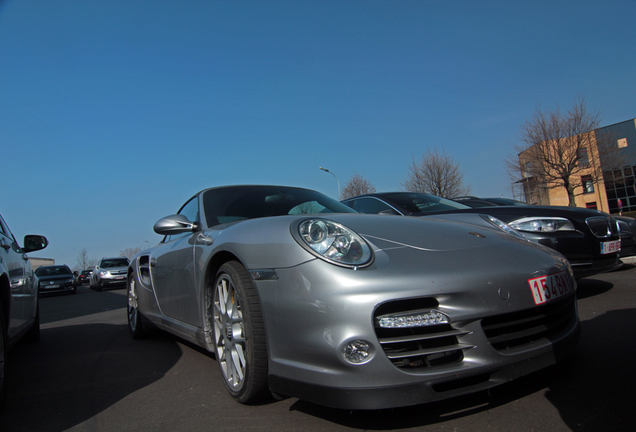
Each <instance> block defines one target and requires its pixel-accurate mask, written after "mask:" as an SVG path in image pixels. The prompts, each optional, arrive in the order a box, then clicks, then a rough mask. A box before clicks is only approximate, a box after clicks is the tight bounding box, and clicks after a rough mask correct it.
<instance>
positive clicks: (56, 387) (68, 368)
mask: <svg viewBox="0 0 636 432" xmlns="http://www.w3.org/2000/svg"><path fill="white" fill-rule="evenodd" d="M41 334H42V337H41V340H40V341H39V342H37V343H31V344H22V345H19V346H16V347H15V348H14V349H13V350H12V351H11V355H10V356H9V359H8V362H7V372H8V374H7V386H8V387H7V388H8V398H7V401H6V404H5V406H4V408H3V410H2V412H0V431H55V432H59V431H64V430H67V429H69V428H72V427H73V426H76V425H78V424H80V423H82V422H85V421H87V420H90V419H92V418H93V417H94V416H95V415H96V414H98V413H100V412H102V411H104V410H105V409H107V408H108V407H110V406H111V405H113V404H115V403H117V402H119V401H121V400H122V399H124V398H126V397H127V396H128V395H130V394H132V393H134V392H136V391H137V390H140V389H142V388H144V387H146V386H148V385H150V384H152V383H153V382H155V381H157V380H159V379H161V378H162V377H163V376H164V375H165V374H166V372H167V371H168V370H170V369H171V368H172V367H173V366H174V365H175V364H176V363H177V361H178V360H179V358H180V357H181V355H182V352H181V349H180V348H179V346H178V345H177V343H176V342H171V341H166V340H165V339H164V338H149V339H144V340H140V341H135V340H133V339H132V338H131V337H130V336H129V334H128V327H127V326H126V325H111V324H83V325H72V326H61V327H53V328H48V329H42V330H41ZM93 421H94V420H93Z"/></svg>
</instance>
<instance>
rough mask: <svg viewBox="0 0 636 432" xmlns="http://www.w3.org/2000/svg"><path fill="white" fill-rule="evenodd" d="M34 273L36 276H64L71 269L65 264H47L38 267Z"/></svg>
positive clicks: (68, 273)
mask: <svg viewBox="0 0 636 432" xmlns="http://www.w3.org/2000/svg"><path fill="white" fill-rule="evenodd" d="M35 274H36V275H37V276H38V277H42V276H65V275H70V274H71V269H69V268H68V267H66V266H47V267H38V269H37V270H36V271H35Z"/></svg>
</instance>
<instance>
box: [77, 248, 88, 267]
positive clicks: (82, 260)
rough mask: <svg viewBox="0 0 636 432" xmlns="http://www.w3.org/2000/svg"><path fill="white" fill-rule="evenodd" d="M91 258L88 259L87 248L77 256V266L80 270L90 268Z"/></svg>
mask: <svg viewBox="0 0 636 432" xmlns="http://www.w3.org/2000/svg"><path fill="white" fill-rule="evenodd" d="M90 265H91V263H90V258H89V257H88V251H87V250H86V248H82V250H80V251H79V253H78V254H77V266H78V267H79V270H86V269H88V268H90Z"/></svg>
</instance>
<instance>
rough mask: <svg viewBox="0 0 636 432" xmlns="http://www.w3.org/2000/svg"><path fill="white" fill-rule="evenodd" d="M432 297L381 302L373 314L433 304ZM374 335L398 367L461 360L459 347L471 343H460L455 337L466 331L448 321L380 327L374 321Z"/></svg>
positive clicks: (466, 346)
mask: <svg viewBox="0 0 636 432" xmlns="http://www.w3.org/2000/svg"><path fill="white" fill-rule="evenodd" d="M437 306H438V303H437V301H436V300H435V299H411V300H407V301H403V300H402V301H396V302H390V303H385V304H383V305H381V306H380V307H378V309H377V310H376V312H375V316H374V319H375V317H378V316H380V315H383V314H386V313H398V312H408V311H416V310H421V309H426V308H434V307H437ZM375 332H376V336H377V337H378V341H379V342H380V345H381V346H382V349H383V350H384V353H385V355H386V356H387V358H388V359H389V360H390V361H391V363H393V365H394V366H395V367H398V368H401V369H412V368H431V367H435V366H442V365H448V364H453V363H458V362H461V361H462V360H463V359H464V355H463V351H464V350H466V349H470V348H474V346H473V345H467V344H460V343H459V342H458V340H457V338H458V337H460V336H462V335H465V334H468V333H469V332H467V331H462V330H457V329H454V328H453V327H452V326H451V325H450V324H442V325H434V326H426V327H413V328H382V327H379V325H377V324H376V326H375Z"/></svg>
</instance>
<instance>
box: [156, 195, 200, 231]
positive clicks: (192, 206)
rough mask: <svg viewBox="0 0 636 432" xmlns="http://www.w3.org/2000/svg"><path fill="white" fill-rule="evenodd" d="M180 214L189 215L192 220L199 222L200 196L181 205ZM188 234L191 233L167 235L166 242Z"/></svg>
mask: <svg viewBox="0 0 636 432" xmlns="http://www.w3.org/2000/svg"><path fill="white" fill-rule="evenodd" d="M178 214H180V215H183V216H185V217H187V218H188V220H189V221H190V222H199V196H198V195H197V196H195V197H194V198H192V199H191V200H190V201H188V202H187V203H185V204H184V206H183V207H181V210H179V213H178ZM188 234H189V233H183V234H175V235H170V236H166V238H165V239H164V242H169V241H172V240H175V239H178V238H180V237H183V236H185V235H188Z"/></svg>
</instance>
